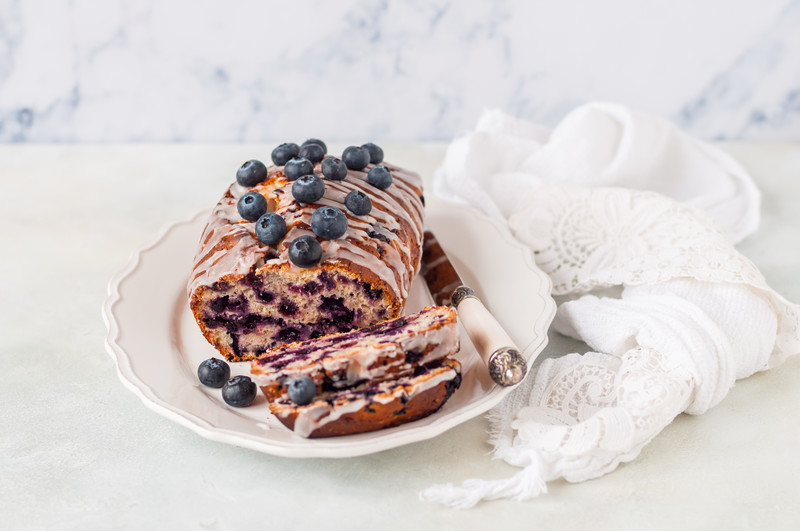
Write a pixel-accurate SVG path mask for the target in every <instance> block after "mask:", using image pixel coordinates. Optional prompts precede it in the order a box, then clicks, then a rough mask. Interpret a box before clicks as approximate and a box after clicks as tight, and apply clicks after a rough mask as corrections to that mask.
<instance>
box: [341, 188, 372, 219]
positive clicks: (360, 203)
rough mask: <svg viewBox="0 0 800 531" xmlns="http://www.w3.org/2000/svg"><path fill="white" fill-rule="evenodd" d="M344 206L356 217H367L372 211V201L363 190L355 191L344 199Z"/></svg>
mask: <svg viewBox="0 0 800 531" xmlns="http://www.w3.org/2000/svg"><path fill="white" fill-rule="evenodd" d="M344 206H346V207H347V209H348V210H349V211H350V212H352V213H353V214H355V215H356V216H366V215H367V214H369V212H370V210H372V201H371V200H370V198H369V196H368V195H367V194H365V193H364V192H362V191H361V190H353V191H352V192H350V193H349V194H347V195H346V196H345V197H344Z"/></svg>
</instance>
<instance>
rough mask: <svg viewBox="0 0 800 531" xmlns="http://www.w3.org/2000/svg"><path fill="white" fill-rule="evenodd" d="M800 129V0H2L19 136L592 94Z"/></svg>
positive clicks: (453, 111) (394, 131) (461, 112)
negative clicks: (212, 0) (216, 0)
mask: <svg viewBox="0 0 800 531" xmlns="http://www.w3.org/2000/svg"><path fill="white" fill-rule="evenodd" d="M591 100H609V101H616V102H620V103H623V104H626V105H629V106H631V107H634V108H638V109H640V110H644V111H647V112H651V113H656V114H659V115H662V116H665V117H668V118H670V119H671V120H673V121H674V122H675V123H677V124H678V125H680V126H681V127H682V128H684V129H685V130H687V131H689V132H690V133H692V134H695V135H698V136H700V137H703V138H709V139H737V140H761V139H793V140H800V0H757V1H756V0H750V1H747V0H680V1H679V0H673V1H669V0H657V1H652V0H648V1H642V0H565V1H558V2H556V1H553V0H530V1H525V0H504V1H497V2H488V1H485V2H480V1H475V0H469V1H460V2H459V1H454V0H430V1H423V0H409V1H399V0H339V1H327V2H325V1H322V0H316V1H315V0H292V1H289V0H282V1H277V0H269V1H226V2H211V1H192V0H140V1H134V0H108V1H101V0H94V1H90V0H51V1H46V0H0V141H2V142H51V141H55V142H118V141H181V142H183V141H213V142H217V141H222V142H240V141H266V140H277V139H292V140H302V139H303V138H306V137H308V136H318V137H321V138H325V139H329V140H344V139H355V140H358V139H372V140H379V141H380V140H392V141H414V140H448V139H450V138H451V137H452V136H453V135H455V134H458V133H459V132H460V131H463V130H465V129H467V128H470V127H472V126H473V125H474V123H475V121H476V119H477V117H478V116H479V114H480V112H481V111H482V110H483V109H484V108H489V107H497V108H501V109H504V110H506V111H508V112H510V113H513V114H515V115H517V116H521V117H524V118H527V119H530V120H534V121H536V122H540V123H542V124H545V125H553V124H554V123H556V122H557V121H558V120H559V119H560V118H561V117H562V116H563V115H564V114H565V113H566V112H568V111H569V110H570V109H572V108H574V107H575V106H576V105H579V104H581V103H583V102H586V101H591Z"/></svg>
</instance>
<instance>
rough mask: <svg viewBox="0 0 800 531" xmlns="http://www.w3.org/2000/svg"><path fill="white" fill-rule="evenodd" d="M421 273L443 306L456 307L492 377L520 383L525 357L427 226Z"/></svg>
mask: <svg viewBox="0 0 800 531" xmlns="http://www.w3.org/2000/svg"><path fill="white" fill-rule="evenodd" d="M423 238H424V239H423V243H422V266H421V269H420V271H421V273H422V276H423V278H424V279H425V283H426V284H427V285H428V289H429V290H430V292H431V295H432V296H433V300H434V302H435V303H436V304H437V305H440V306H451V305H452V306H453V307H454V308H455V309H456V312H457V313H458V319H459V321H461V325H462V326H463V327H464V330H466V332H467V335H468V336H469V339H470V341H472V344H473V345H474V346H475V349H476V350H477V351H478V354H479V355H480V357H481V359H482V360H483V361H484V363H485V364H486V366H487V367H488V369H489V376H491V377H492V380H494V381H495V382H496V383H497V384H499V385H502V386H504V387H507V386H510V385H515V384H518V383H519V382H521V381H522V379H523V378H524V377H525V374H526V373H527V372H528V367H527V363H526V362H525V358H523V357H522V355H521V354H520V353H519V349H517V347H516V346H515V345H514V342H513V341H512V340H511V338H510V337H509V336H508V334H507V333H506V331H505V330H503V327H502V326H501V325H500V323H498V322H497V319H495V318H494V316H493V315H492V314H491V313H490V312H489V310H487V309H486V307H485V306H484V305H483V303H482V302H481V300H480V299H479V298H478V296H477V295H476V294H475V292H474V291H473V290H472V288H470V287H469V286H467V285H466V284H464V282H463V281H462V280H461V277H459V276H458V272H457V271H456V269H455V267H453V264H452V263H451V262H450V259H449V258H447V255H446V254H445V252H444V249H442V246H441V245H439V242H438V241H437V240H436V237H435V236H434V235H433V233H432V232H431V231H430V230H428V229H426V230H425V233H424V236H423Z"/></svg>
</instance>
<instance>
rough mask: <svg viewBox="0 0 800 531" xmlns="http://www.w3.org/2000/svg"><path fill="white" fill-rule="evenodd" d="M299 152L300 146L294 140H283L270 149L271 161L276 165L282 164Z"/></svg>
mask: <svg viewBox="0 0 800 531" xmlns="http://www.w3.org/2000/svg"><path fill="white" fill-rule="evenodd" d="M299 152H300V146H298V145H297V144H295V143H294V142H284V143H283V144H281V145H280V146H278V147H276V148H275V149H273V150H272V162H274V163H275V165H276V166H283V165H284V164H286V163H287V162H289V161H290V160H292V159H293V158H295V157H296V156H297V154H298V153H299Z"/></svg>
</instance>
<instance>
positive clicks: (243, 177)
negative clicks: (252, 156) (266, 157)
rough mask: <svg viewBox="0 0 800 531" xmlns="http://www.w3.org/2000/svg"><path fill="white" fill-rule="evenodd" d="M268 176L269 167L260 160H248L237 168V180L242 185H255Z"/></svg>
mask: <svg viewBox="0 0 800 531" xmlns="http://www.w3.org/2000/svg"><path fill="white" fill-rule="evenodd" d="M266 178H267V167H266V166H264V163H263V162H261V161H260V160H248V161H247V162H245V163H244V164H242V166H241V167H240V168H239V169H238V170H236V182H237V183H239V184H241V185H242V186H247V187H248V188H249V187H251V186H255V185H257V184H258V183H260V182H261V181H263V180H264V179H266Z"/></svg>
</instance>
